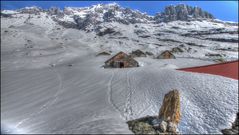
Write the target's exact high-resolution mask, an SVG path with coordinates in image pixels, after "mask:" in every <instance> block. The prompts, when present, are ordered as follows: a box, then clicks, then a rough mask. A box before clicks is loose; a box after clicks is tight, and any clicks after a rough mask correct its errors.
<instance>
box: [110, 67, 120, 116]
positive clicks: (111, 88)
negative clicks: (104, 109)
mask: <svg viewBox="0 0 239 135" xmlns="http://www.w3.org/2000/svg"><path fill="white" fill-rule="evenodd" d="M117 71H118V69H117V70H116V71H112V72H113V73H112V75H111V78H110V80H109V82H108V101H109V103H110V104H111V105H112V106H113V108H114V109H115V110H116V111H117V112H119V114H120V116H121V117H122V118H124V115H122V114H121V111H120V109H119V108H118V107H117V106H116V105H115V104H114V101H113V99H112V91H113V83H112V82H113V79H114V76H115V72H117Z"/></svg>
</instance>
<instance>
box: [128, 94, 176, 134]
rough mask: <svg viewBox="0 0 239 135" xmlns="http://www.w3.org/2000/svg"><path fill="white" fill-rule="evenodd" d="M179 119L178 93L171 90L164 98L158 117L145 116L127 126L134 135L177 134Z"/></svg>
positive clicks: (129, 122)
mask: <svg viewBox="0 0 239 135" xmlns="http://www.w3.org/2000/svg"><path fill="white" fill-rule="evenodd" d="M180 118H181V112H180V97H179V91H178V90H173V91H170V92H169V93H167V94H166V95H165V96H164V100H163V104H162V106H161V108H160V111H159V115H158V116H146V117H143V118H139V119H136V120H132V121H128V122H127V124H128V126H129V129H130V130H131V131H132V132H134V133H135V134H179V132H178V129H177V125H178V123H179V121H180Z"/></svg>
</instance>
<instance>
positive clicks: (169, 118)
mask: <svg viewBox="0 0 239 135" xmlns="http://www.w3.org/2000/svg"><path fill="white" fill-rule="evenodd" d="M180 118H181V112H180V97H179V91H178V90H173V91H170V92H169V93H167V94H166V95H165V96H164V100H163V104H162V106H161V108H160V111H159V119H160V120H161V121H162V122H161V123H160V127H165V126H162V123H165V122H167V128H166V129H161V130H163V131H165V130H167V132H171V133H172V132H173V133H176V132H177V124H178V123H179V121H180Z"/></svg>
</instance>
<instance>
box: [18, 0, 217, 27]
mask: <svg viewBox="0 0 239 135" xmlns="http://www.w3.org/2000/svg"><path fill="white" fill-rule="evenodd" d="M18 12H20V13H28V14H40V12H46V13H48V14H49V15H50V16H52V17H54V20H55V21H57V22H60V24H64V25H67V27H68V26H69V25H72V22H69V23H68V20H65V18H68V19H69V18H71V19H72V20H73V21H74V22H73V23H75V24H76V25H75V26H70V27H78V29H82V30H88V31H89V30H90V31H91V30H95V28H96V27H97V26H98V25H99V24H102V23H104V22H118V23H121V24H126V25H128V24H135V23H151V22H155V23H161V22H171V21H177V20H180V21H190V20H202V19H214V17H213V15H212V14H210V13H208V12H206V11H203V10H202V9H201V8H199V7H191V6H188V5H184V4H180V5H176V6H172V5H171V6H168V7H166V8H165V10H164V12H162V13H158V14H156V15H155V16H149V15H147V14H145V13H141V12H139V11H137V10H132V9H129V8H123V7H120V6H119V5H118V4H116V3H113V4H105V5H103V4H98V5H94V6H91V7H83V8H71V7H65V8H64V10H61V9H59V8H57V7H51V8H49V9H46V10H45V9H41V8H39V7H26V8H22V9H19V10H18ZM63 21H64V22H63Z"/></svg>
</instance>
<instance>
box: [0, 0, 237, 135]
mask: <svg viewBox="0 0 239 135" xmlns="http://www.w3.org/2000/svg"><path fill="white" fill-rule="evenodd" d="M136 49H140V50H142V51H147V52H152V53H153V56H147V57H146V58H136V60H137V61H138V62H139V63H140V67H138V68H129V69H127V68H126V69H104V68H102V65H103V64H104V62H105V61H106V60H107V59H109V58H110V57H112V55H113V54H116V53H117V52H119V51H124V52H126V53H130V52H131V51H134V50H136ZM165 50H170V51H172V53H173V54H174V55H175V56H176V59H171V60H159V59H155V57H157V56H158V55H159V54H160V53H161V52H163V51H165ZM102 51H108V52H111V55H110V56H96V55H97V54H98V53H99V52H102ZM235 59H238V24H237V23H228V22H223V21H220V20H217V19H215V18H214V17H213V15H211V14H210V13H208V12H206V11H203V10H202V9H200V8H196V7H190V6H186V5H177V6H169V7H166V9H165V11H164V12H162V13H159V14H157V15H155V16H149V15H147V14H145V13H141V12H139V11H135V10H132V9H129V8H123V7H120V6H119V5H117V4H115V3H113V4H107V5H102V4H99V5H94V6H91V7H65V8H64V10H60V9H59V8H56V7H53V8H50V9H47V10H46V9H41V8H39V7H26V8H22V9H18V10H2V11H1V119H2V120H1V127H3V128H2V129H1V130H2V131H3V132H6V133H68V134H69V133H132V132H131V131H130V130H129V129H128V126H127V124H126V121H127V120H132V119H136V118H139V117H143V116H146V115H156V114H158V111H159V108H160V106H161V104H162V100H163V96H164V94H166V93H167V92H168V91H170V90H172V89H178V90H179V91H180V94H181V98H182V101H181V106H182V109H181V111H182V120H181V122H180V124H179V131H180V132H181V133H220V130H221V129H224V128H227V127H230V124H231V122H232V121H233V120H234V117H235V116H236V112H237V111H238V103H237V98H238V80H233V79H229V78H225V77H221V76H217V75H207V74H199V73H187V72H183V71H178V70H175V69H177V68H185V67H191V66H199V65H207V64H213V63H215V60H224V61H230V60H235Z"/></svg>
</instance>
